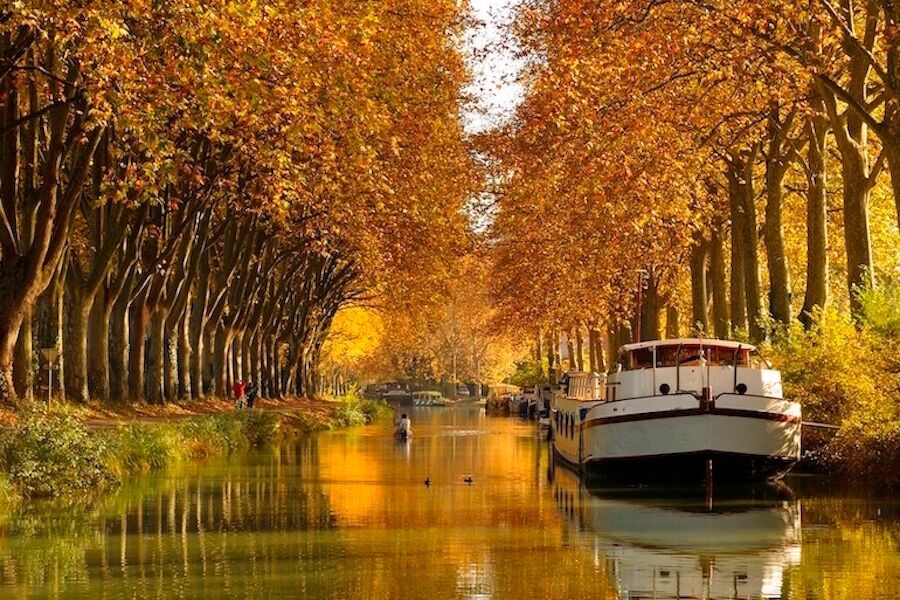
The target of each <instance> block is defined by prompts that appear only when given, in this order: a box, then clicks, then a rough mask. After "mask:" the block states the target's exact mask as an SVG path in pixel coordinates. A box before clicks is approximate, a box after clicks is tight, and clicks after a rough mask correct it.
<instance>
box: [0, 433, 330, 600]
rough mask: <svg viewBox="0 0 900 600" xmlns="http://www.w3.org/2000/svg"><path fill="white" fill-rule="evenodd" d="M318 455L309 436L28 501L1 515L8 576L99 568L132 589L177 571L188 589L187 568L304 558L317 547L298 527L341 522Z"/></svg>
mask: <svg viewBox="0 0 900 600" xmlns="http://www.w3.org/2000/svg"><path fill="white" fill-rule="evenodd" d="M317 463H318V450H317V445H316V443H315V441H314V440H310V439H304V440H302V441H298V442H297V443H296V444H286V445H284V446H283V447H281V448H279V449H277V450H273V451H272V452H271V453H268V454H260V455H253V456H251V457H246V459H245V458H243V457H242V458H241V459H240V460H239V461H230V460H228V459H222V460H210V461H206V462H204V463H201V464H193V465H184V466H182V467H181V468H178V469H172V470H169V471H167V472H165V473H160V474H152V475H148V476H146V477H144V478H142V479H141V480H140V481H131V482H129V483H127V484H126V485H125V486H123V487H122V489H120V490H119V491H118V492H117V493H115V494H113V495H110V496H107V497H105V498H101V499H97V500H95V501H93V502H82V503H72V502H58V501H55V502H33V503H26V504H24V505H22V506H21V507H20V508H19V509H18V510H16V511H15V512H14V513H12V514H10V515H8V520H6V521H5V522H3V521H0V528H2V529H0V565H2V575H0V581H2V585H4V586H10V585H11V586H46V588H47V590H51V589H58V590H60V591H61V592H63V593H67V592H66V590H68V593H75V592H76V591H77V589H78V587H79V585H80V584H77V583H76V582H82V583H84V582H87V581H88V579H89V577H94V578H96V577H99V578H102V579H111V578H117V579H119V581H118V582H117V583H116V584H115V585H116V586H122V587H124V588H126V589H132V588H133V589H138V588H145V587H146V588H147V589H150V588H151V587H153V586H151V582H152V581H156V582H157V583H161V582H163V581H164V580H166V579H170V578H174V579H175V580H176V584H175V587H174V588H173V589H178V587H179V585H178V584H177V581H178V580H179V578H180V579H182V580H183V582H186V581H188V580H190V579H191V578H192V577H196V578H197V580H196V581H195V582H194V583H195V584H198V585H199V584H200V576H201V575H216V576H218V577H225V576H226V575H227V574H228V573H232V572H233V573H234V575H235V577H237V579H242V578H243V577H244V576H245V574H246V567H247V566H248V565H253V566H254V567H255V568H261V569H266V568H268V567H266V565H272V564H274V563H277V562H279V561H288V562H296V560H297V558H298V555H300V554H302V553H303V552H307V551H309V552H312V553H314V552H315V544H314V543H312V542H310V543H308V544H307V546H308V547H307V548H300V547H299V545H298V537H297V534H302V533H304V532H326V534H327V532H328V531H330V530H333V529H334V527H335V519H334V517H333V516H332V514H331V510H330V506H329V499H328V497H327V496H326V494H325V493H324V491H323V489H322V486H321V484H320V483H319V482H318V479H317V470H318V464H317ZM214 579H215V577H214ZM129 581H130V583H129ZM168 585H170V584H167V586H168ZM148 586H149V587H148ZM201 587H204V586H202V585H201ZM23 590H24V588H23ZM207 591H210V590H207ZM211 591H212V592H215V589H213V590H211ZM220 591H221V590H220ZM0 595H3V594H0ZM150 595H151V596H152V595H153V594H150ZM128 596H129V597H130V594H129V595H128ZM4 597H5V595H4Z"/></svg>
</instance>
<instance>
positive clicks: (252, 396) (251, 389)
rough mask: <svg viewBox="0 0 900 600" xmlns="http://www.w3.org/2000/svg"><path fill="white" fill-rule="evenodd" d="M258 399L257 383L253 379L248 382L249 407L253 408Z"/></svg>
mask: <svg viewBox="0 0 900 600" xmlns="http://www.w3.org/2000/svg"><path fill="white" fill-rule="evenodd" d="M255 401H256V384H255V383H253V381H248V382H247V408H253V403H254V402H255Z"/></svg>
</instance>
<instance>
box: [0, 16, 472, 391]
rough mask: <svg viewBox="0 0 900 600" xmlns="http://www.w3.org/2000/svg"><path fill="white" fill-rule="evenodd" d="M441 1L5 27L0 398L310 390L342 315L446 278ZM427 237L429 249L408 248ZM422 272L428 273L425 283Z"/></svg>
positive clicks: (455, 88) (451, 182)
mask: <svg viewBox="0 0 900 600" xmlns="http://www.w3.org/2000/svg"><path fill="white" fill-rule="evenodd" d="M464 18H465V15H464V13H463V10H462V8H461V7H459V6H458V5H457V4H455V3H447V2H439V3H433V2H421V1H418V0H397V1H394V0H391V1H388V2H379V3H359V2H344V1H341V0H339V1H337V2H334V1H329V2H294V1H286V0H284V1H283V0H272V1H264V2H257V1H241V0H237V1H234V0H227V1H226V0H220V1H213V2H195V1H193V0H177V1H175V2H165V3H158V2H148V1H144V0H132V1H129V2H109V1H104V0H95V1H90V2H79V3H73V2H68V1H53V2H27V1H26V2H16V3H12V4H7V5H6V6H5V7H4V8H3V9H0V56H2V67H0V102H2V115H0V132H2V133H0V135H2V136H3V140H2V152H0V195H2V209H0V216H2V219H0V397H2V398H3V399H5V400H7V401H9V400H11V399H13V398H16V397H19V398H28V397H30V396H31V395H32V394H33V393H34V390H35V388H36V386H37V385H39V384H40V382H38V381H36V379H35V376H36V373H38V374H39V373H40V371H39V370H38V367H40V366H42V363H40V362H39V358H38V349H40V348H56V349H57V350H60V351H61V355H62V357H63V360H62V364H61V366H60V371H61V374H62V375H63V378H64V381H65V390H66V393H67V395H68V396H70V397H71V398H74V399H77V400H86V399H87V398H89V397H99V398H101V399H103V400H108V399H113V400H126V399H130V400H141V399H147V400H149V401H152V402H161V401H164V400H171V399H175V398H179V397H180V398H190V397H199V396H202V395H203V394H205V393H209V392H215V393H217V394H220V395H225V394H227V393H228V390H229V389H230V385H231V382H232V381H234V380H237V379H245V380H246V379H252V380H253V381H255V382H257V383H258V384H259V386H260V391H261V393H263V394H266V395H273V396H277V395H281V394H286V393H300V394H314V393H315V392H316V390H317V386H318V381H319V379H318V371H317V369H318V362H319V357H320V354H321V347H322V343H323V341H324V339H325V336H326V335H327V332H328V330H329V327H330V324H331V321H332V319H333V318H334V315H335V314H336V312H337V311H338V310H339V309H340V308H341V307H342V306H345V305H346V304H348V303H351V302H354V301H361V300H366V301H370V302H384V301H389V300H390V299H392V298H398V297H414V296H415V295H416V294H417V293H419V292H418V290H419V289H421V288H422V284H423V282H424V283H425V284H427V281H428V279H429V276H431V274H433V276H434V277H440V276H442V272H443V271H444V270H445V269H446V262H447V260H448V259H447V257H448V256H450V255H452V254H453V250H454V247H455V244H456V240H457V239H458V238H459V231H460V230H461V229H462V226H463V222H464V221H463V217H462V215H461V207H462V205H463V202H464V201H465V199H466V197H467V195H468V193H469V190H471V189H472V187H473V185H474V182H475V177H474V171H473V167H472V165H471V162H470V158H469V153H468V148H467V143H466V141H465V139H464V136H463V134H462V131H461V127H460V122H459V115H458V109H459V102H460V89H461V86H462V85H463V84H464V83H465V77H466V72H465V68H464V65H463V63H462V60H461V57H460V55H459V52H458V49H457V37H458V34H459V31H460V28H461V27H462V26H463V22H464ZM423 239H428V241H429V243H428V244H423V243H420V240H423ZM425 274H428V275H429V276H424V275H425Z"/></svg>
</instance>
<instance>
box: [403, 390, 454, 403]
mask: <svg viewBox="0 0 900 600" xmlns="http://www.w3.org/2000/svg"><path fill="white" fill-rule="evenodd" d="M412 403H413V406H449V405H450V404H451V402H450V400H447V399H446V398H444V397H443V396H442V395H441V393H440V392H432V391H419V392H413V394H412Z"/></svg>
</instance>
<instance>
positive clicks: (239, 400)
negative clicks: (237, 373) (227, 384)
mask: <svg viewBox="0 0 900 600" xmlns="http://www.w3.org/2000/svg"><path fill="white" fill-rule="evenodd" d="M245 385H246V384H245V383H244V381H243V380H242V379H238V380H237V381H235V382H234V387H233V388H232V391H233V392H234V407H235V408H237V409H241V408H244V386H245Z"/></svg>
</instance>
